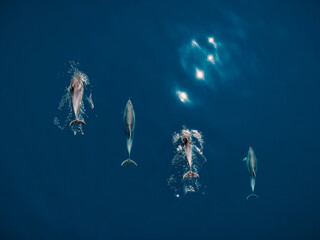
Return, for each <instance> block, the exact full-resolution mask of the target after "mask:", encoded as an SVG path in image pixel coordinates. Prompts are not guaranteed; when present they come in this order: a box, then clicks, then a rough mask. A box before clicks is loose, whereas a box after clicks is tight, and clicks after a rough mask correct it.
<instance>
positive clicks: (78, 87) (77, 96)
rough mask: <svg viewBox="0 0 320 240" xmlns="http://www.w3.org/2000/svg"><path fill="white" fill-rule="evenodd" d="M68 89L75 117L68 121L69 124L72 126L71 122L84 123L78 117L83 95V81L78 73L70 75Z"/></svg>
mask: <svg viewBox="0 0 320 240" xmlns="http://www.w3.org/2000/svg"><path fill="white" fill-rule="evenodd" d="M69 91H70V93H71V98H72V106H73V111H74V115H75V117H76V119H75V120H73V121H72V122H71V123H70V126H72V125H73V124H84V125H86V123H85V121H83V120H80V119H79V109H80V107H81V103H82V96H83V83H82V80H81V77H80V76H79V75H78V74H74V76H73V77H72V79H71V82H70V87H69Z"/></svg>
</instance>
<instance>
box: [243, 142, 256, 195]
mask: <svg viewBox="0 0 320 240" xmlns="http://www.w3.org/2000/svg"><path fill="white" fill-rule="evenodd" d="M242 161H245V162H246V163H247V167H248V171H249V175H250V184H251V190H252V193H251V194H250V195H249V196H248V197H247V200H248V199H249V198H259V197H258V196H257V195H256V194H254V187H255V184H256V174H257V158H256V155H255V154H254V151H253V148H252V147H249V151H248V156H247V157H245V158H244V159H243V160H242Z"/></svg>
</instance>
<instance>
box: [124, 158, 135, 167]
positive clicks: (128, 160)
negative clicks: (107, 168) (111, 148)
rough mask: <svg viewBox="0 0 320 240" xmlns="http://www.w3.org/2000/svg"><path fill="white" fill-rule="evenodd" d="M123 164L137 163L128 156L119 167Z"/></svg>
mask: <svg viewBox="0 0 320 240" xmlns="http://www.w3.org/2000/svg"><path fill="white" fill-rule="evenodd" d="M125 165H131V166H137V163H136V162H135V161H133V160H131V159H130V158H128V159H127V160H124V161H123V162H122V163H121V167H122V166H125Z"/></svg>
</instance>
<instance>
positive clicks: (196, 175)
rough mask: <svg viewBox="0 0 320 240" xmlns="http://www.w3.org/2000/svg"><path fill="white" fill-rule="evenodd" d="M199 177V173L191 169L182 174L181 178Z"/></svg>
mask: <svg viewBox="0 0 320 240" xmlns="http://www.w3.org/2000/svg"><path fill="white" fill-rule="evenodd" d="M194 177H199V175H198V174H197V173H195V172H192V171H191V170H190V171H189V172H187V173H185V174H184V175H183V178H194Z"/></svg>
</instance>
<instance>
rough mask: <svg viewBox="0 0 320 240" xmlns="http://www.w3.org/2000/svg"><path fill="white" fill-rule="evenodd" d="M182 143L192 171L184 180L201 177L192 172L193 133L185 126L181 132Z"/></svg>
mask: <svg viewBox="0 0 320 240" xmlns="http://www.w3.org/2000/svg"><path fill="white" fill-rule="evenodd" d="M181 141H182V144H183V148H184V151H185V154H186V158H187V160H188V164H189V168H190V170H189V171H188V172H187V173H185V174H184V175H183V178H187V177H189V178H192V177H199V175H198V174H197V173H195V172H192V170H191V167H192V145H191V132H190V130H189V129H187V128H186V127H185V126H183V127H182V130H181Z"/></svg>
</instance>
